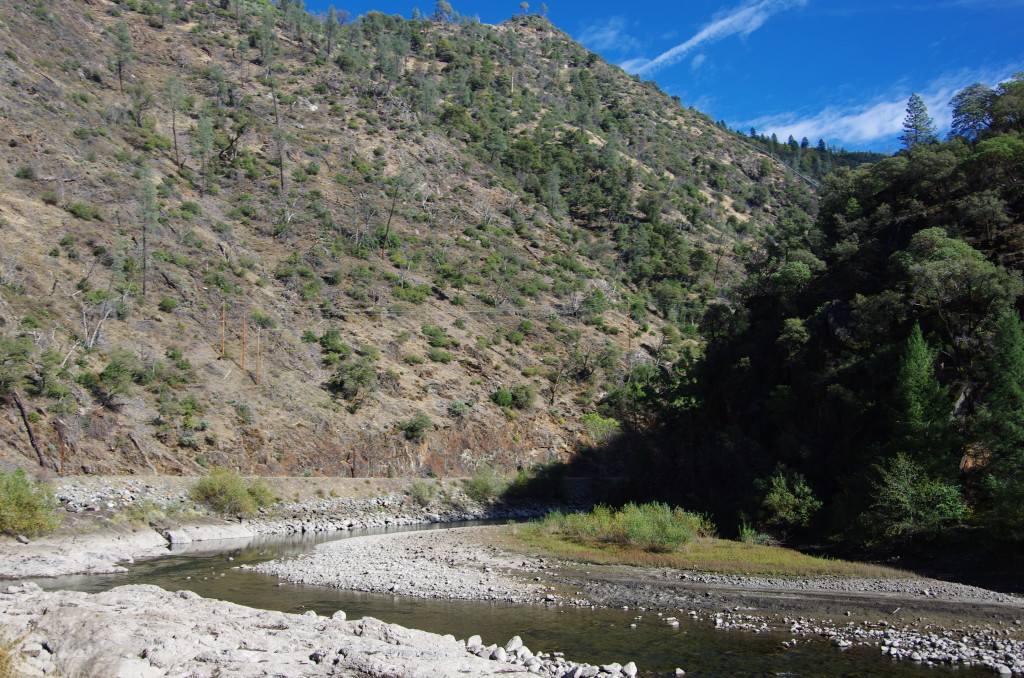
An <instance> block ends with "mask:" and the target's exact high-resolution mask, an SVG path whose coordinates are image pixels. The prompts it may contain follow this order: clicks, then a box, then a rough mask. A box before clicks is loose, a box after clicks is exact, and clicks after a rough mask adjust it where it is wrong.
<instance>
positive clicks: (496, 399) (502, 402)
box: [491, 387, 512, 407]
mask: <svg viewBox="0 0 1024 678" xmlns="http://www.w3.org/2000/svg"><path fill="white" fill-rule="evenodd" d="M491 402H492V403H494V404H495V405H497V406H498V407H512V391H509V390H508V389H507V388H504V387H502V388H499V389H498V390H497V391H495V392H494V393H492V394H491Z"/></svg>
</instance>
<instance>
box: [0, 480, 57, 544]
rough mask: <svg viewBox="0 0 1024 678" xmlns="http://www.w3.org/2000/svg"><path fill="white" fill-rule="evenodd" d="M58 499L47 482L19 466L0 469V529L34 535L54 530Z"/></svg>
mask: <svg viewBox="0 0 1024 678" xmlns="http://www.w3.org/2000/svg"><path fill="white" fill-rule="evenodd" d="M56 510H57V498H56V497H55V496H54V494H53V491H52V490H50V488H49V487H47V486H46V485H44V484H42V483H39V482H37V481H35V480H32V479H31V478H29V477H28V476H26V475H25V472H24V471H23V470H21V469H17V470H15V471H0V532H2V533H4V534H8V535H19V534H20V535H27V536H31V535H36V534H41V533H44V532H49V531H50V530H53V529H56V528H57V527H58V526H59V525H60V519H59V518H58V517H57V514H56Z"/></svg>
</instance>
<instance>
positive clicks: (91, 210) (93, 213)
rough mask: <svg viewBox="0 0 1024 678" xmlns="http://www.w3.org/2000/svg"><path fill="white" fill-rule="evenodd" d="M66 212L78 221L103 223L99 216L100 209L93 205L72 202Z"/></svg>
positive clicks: (101, 217)
mask: <svg viewBox="0 0 1024 678" xmlns="http://www.w3.org/2000/svg"><path fill="white" fill-rule="evenodd" d="M67 210H68V212H71V214H73V215H75V216H76V217H78V218H79V219H84V220H86V221H88V220H90V219H95V220H96V221H103V215H102V214H100V208H99V207H96V206H95V205H86V204H85V203H81V202H74V203H71V204H70V205H68V207H67Z"/></svg>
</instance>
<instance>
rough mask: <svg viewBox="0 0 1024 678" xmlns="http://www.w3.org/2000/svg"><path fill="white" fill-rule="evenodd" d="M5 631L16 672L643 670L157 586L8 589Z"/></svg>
mask: <svg viewBox="0 0 1024 678" xmlns="http://www.w3.org/2000/svg"><path fill="white" fill-rule="evenodd" d="M0 633H2V634H3V636H4V637H5V638H6V639H17V640H16V642H15V645H14V647H13V648H12V649H11V650H9V652H10V655H11V656H13V657H14V659H15V661H16V666H15V669H16V670H17V671H18V672H19V673H18V675H23V676H27V677H34V676H51V675H52V676H97V677H100V676H104V677H105V676H116V677H118V678H128V677H132V678H164V677H170V676H189V677H190V678H193V677H194V678H213V677H214V676H224V675H230V676H237V677H238V678H249V677H256V676H288V677H289V678H304V677H306V676H310V677H311V676H337V677H352V678H373V677H378V676H379V677H380V678H424V677H426V676H430V677H431V678H446V677H452V678H454V677H456V676H459V677H462V676H498V675H501V676H502V677H503V678H536V676H538V675H540V676H552V677H554V676H559V677H561V676H571V677H572V678H580V677H582V676H588V677H592V676H602V677H603V678H632V676H635V675H636V674H637V669H636V666H635V665H634V664H632V663H627V664H626V665H625V666H622V665H619V664H609V665H605V666H600V667H599V666H590V665H587V664H576V663H573V662H571V661H568V660H566V659H565V658H564V657H562V656H560V655H559V654H557V653H555V654H547V653H537V654H534V653H533V652H532V651H531V650H530V649H529V648H527V647H525V646H524V645H523V643H522V641H521V640H520V639H519V638H518V637H515V638H512V639H511V640H509V641H508V642H506V643H505V644H503V645H501V646H499V645H484V644H483V641H482V640H481V639H480V637H479V636H472V637H470V638H467V639H465V640H457V639H455V638H454V637H453V636H450V635H449V636H440V635H437V634H433V633H427V632H425V631H416V630H413V629H407V628H404V627H402V626H398V625H395V624H386V623H384V622H382V621H380V620H377V619H373V618H372V617H366V618H363V619H360V620H355V621H349V620H346V616H345V613H344V611H338V612H336V613H334V614H333V615H332V616H331V617H320V616H317V615H316V613H314V612H307V613H305V614H303V615H296V614H287V613H284V612H273V611H268V610H257V609H253V608H249V607H244V606H241V605H235V604H233V603H226V602H223V601H217V600H208V599H203V598H200V597H199V596H198V595H196V594H195V593H192V592H190V591H178V592H177V593H170V592H168V591H164V590H163V589H160V588H158V587H155V586H121V587H118V588H115V589H111V590H110V591H106V592H104V593H98V594H92V595H90V594H86V593H78V592H71V591H56V592H49V593H47V592H43V591H42V590H40V588H39V587H38V586H36V585H35V584H32V583H26V584H20V585H12V586H8V587H6V588H5V589H4V591H3V593H0Z"/></svg>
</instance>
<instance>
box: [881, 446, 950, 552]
mask: <svg viewBox="0 0 1024 678" xmlns="http://www.w3.org/2000/svg"><path fill="white" fill-rule="evenodd" d="M875 472H876V473H877V480H876V481H875V483H874V492H873V495H874V497H875V502H874V504H872V505H871V508H870V509H868V510H867V511H866V512H865V513H864V514H863V515H862V516H861V524H862V526H863V527H864V528H865V532H866V533H867V541H868V542H869V543H870V542H877V541H893V540H902V539H910V538H914V537H931V536H935V535H937V534H938V533H940V532H942V531H943V530H945V529H947V528H949V527H951V526H953V525H956V524H957V523H958V522H960V521H961V520H963V518H964V517H965V516H966V515H967V507H966V506H965V505H964V503H963V499H962V497H961V496H960V488H959V487H957V486H956V485H954V484H952V483H947V482H945V481H942V480H939V479H935V478H930V477H929V476H928V474H927V473H925V471H924V469H923V468H921V466H920V465H918V464H917V463H916V462H914V461H913V460H912V459H910V458H909V457H908V456H906V455H904V454H898V455H896V456H895V457H893V458H892V459H889V460H888V461H887V462H886V463H885V464H881V465H876V466H875Z"/></svg>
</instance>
